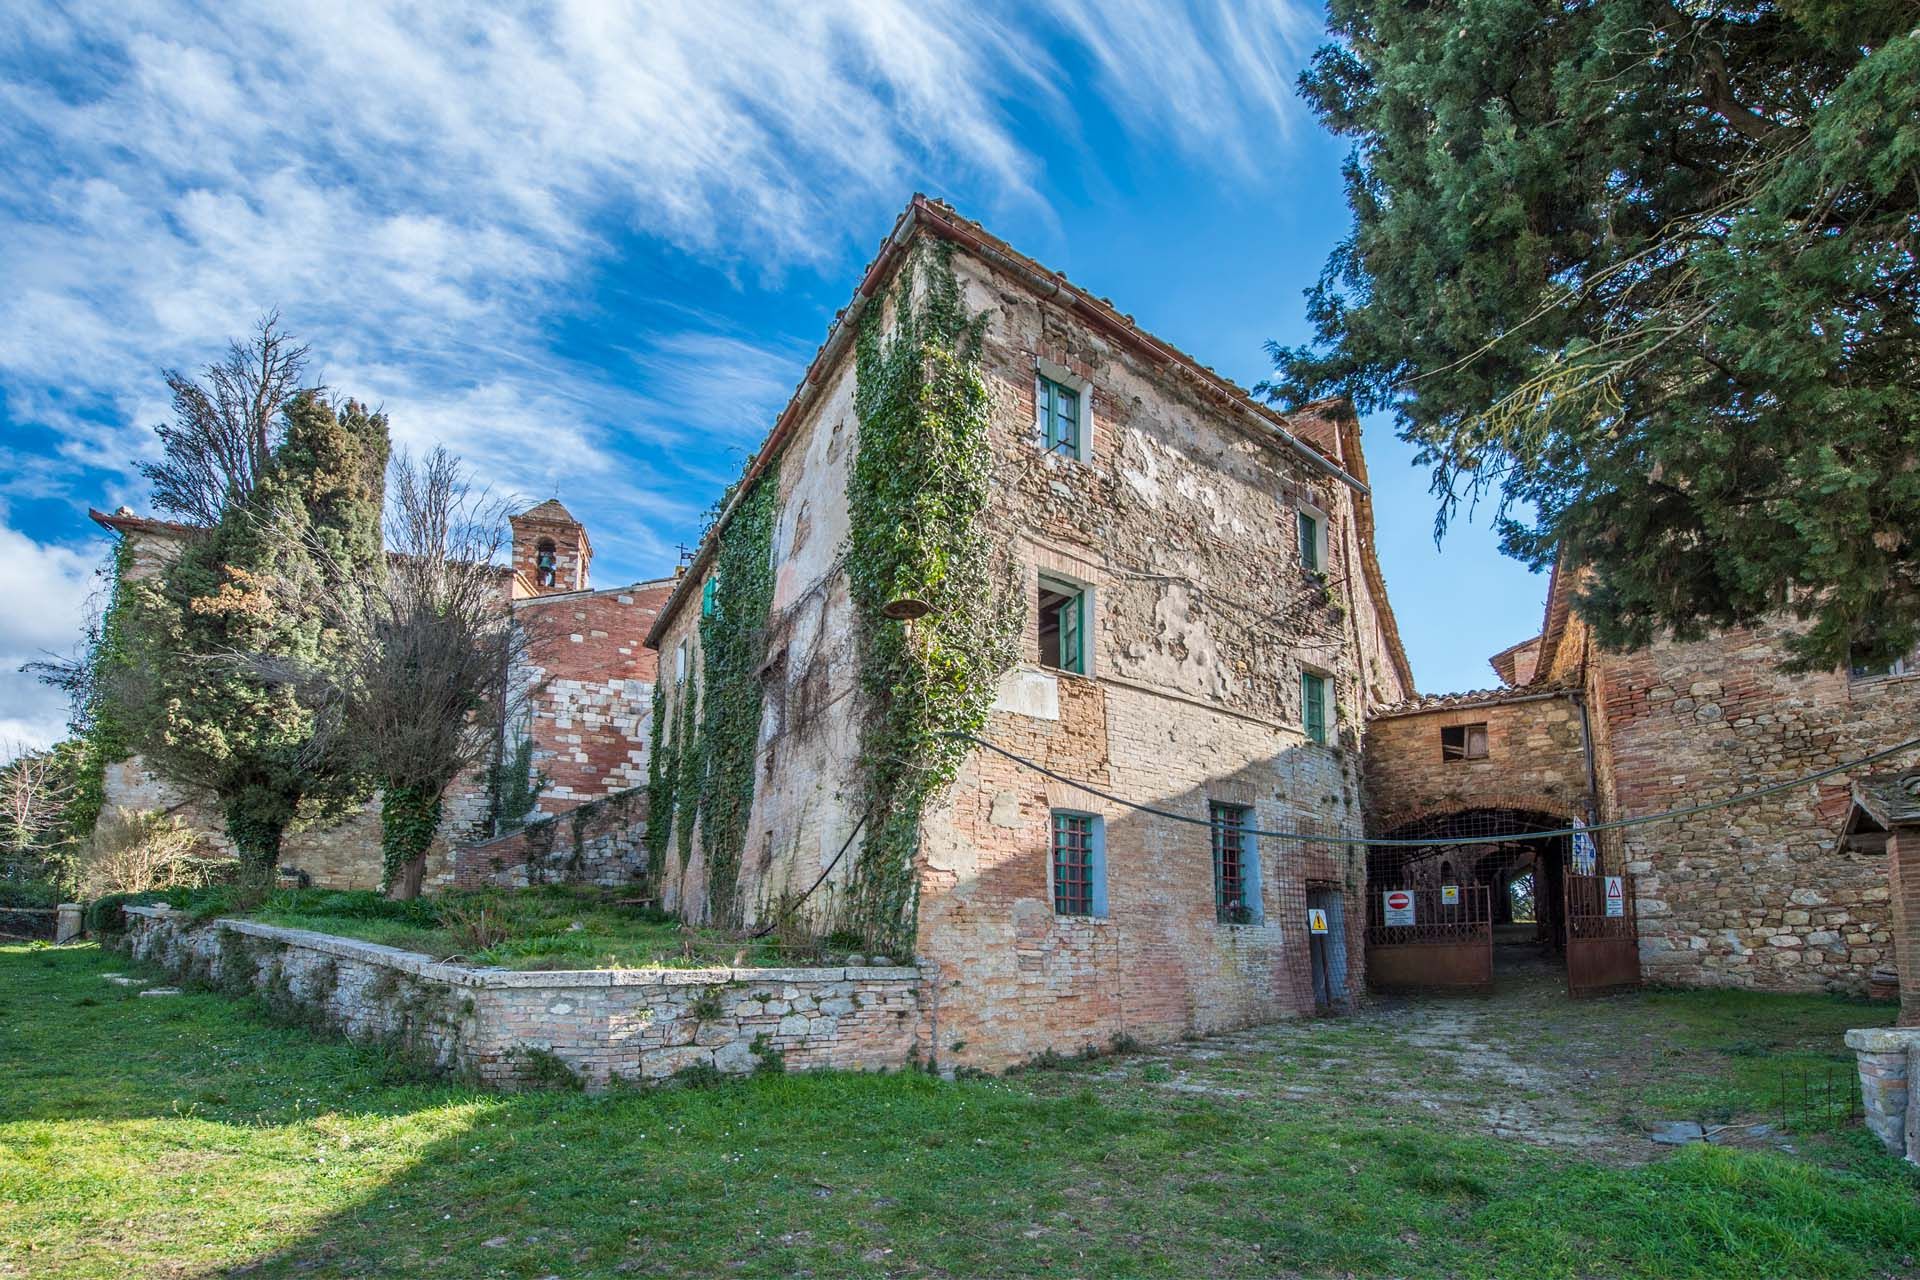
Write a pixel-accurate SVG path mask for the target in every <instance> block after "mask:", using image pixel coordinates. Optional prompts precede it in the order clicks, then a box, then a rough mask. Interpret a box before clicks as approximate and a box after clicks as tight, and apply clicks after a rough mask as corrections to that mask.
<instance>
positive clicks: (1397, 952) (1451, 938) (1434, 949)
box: [1367, 884, 1493, 989]
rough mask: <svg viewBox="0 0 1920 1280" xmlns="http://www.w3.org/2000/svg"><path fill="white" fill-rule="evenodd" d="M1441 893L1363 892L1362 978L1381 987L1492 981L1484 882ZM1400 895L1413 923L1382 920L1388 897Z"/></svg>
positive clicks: (1490, 933)
mask: <svg viewBox="0 0 1920 1280" xmlns="http://www.w3.org/2000/svg"><path fill="white" fill-rule="evenodd" d="M1455 890H1456V892H1457V894H1458V899H1459V900H1458V901H1457V902H1446V901H1444V898H1445V896H1446V895H1445V891H1444V890H1442V889H1438V888H1433V889H1400V890H1393V889H1385V890H1383V889H1381V888H1380V887H1379V886H1373V887H1372V889H1371V891H1370V892H1369V893H1368V894H1367V981H1368V982H1369V983H1370V984H1372V985H1373V986H1375V987H1379V988H1382V989H1394V988H1403V989H1404V988H1459V987H1466V988H1473V987H1485V986H1488V985H1489V984H1491V983H1492V982H1493V908H1492V901H1493V900H1492V894H1491V891H1490V888H1489V886H1487V885H1484V884H1465V885H1458V886H1455ZM1390 893H1396V894H1402V895H1404V896H1405V898H1406V899H1407V900H1408V903H1409V905H1410V906H1411V908H1412V912H1413V923H1412V924H1388V923H1387V897H1388V895H1389V894H1390Z"/></svg>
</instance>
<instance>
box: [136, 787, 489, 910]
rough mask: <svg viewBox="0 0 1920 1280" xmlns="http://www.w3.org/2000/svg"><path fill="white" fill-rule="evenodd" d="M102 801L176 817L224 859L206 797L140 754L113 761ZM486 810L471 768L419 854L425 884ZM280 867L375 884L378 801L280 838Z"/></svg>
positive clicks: (446, 865)
mask: <svg viewBox="0 0 1920 1280" xmlns="http://www.w3.org/2000/svg"><path fill="white" fill-rule="evenodd" d="M106 797H107V803H108V804H109V805H113V806H118V807H121V808H126V809H154V810H158V811H160V812H163V813H169V814H172V815H174V816H175V817H177V818H179V819H180V820H181V821H182V822H184V823H186V825H187V826H188V827H189V828H191V829H192V830H193V831H194V832H195V833H196V834H197V835H198V836H199V840H200V846H201V850H202V852H203V853H205V854H206V855H208V856H214V857H232V856H233V843H232V842H231V841H230V840H228V839H227V835H226V823H225V822H224V821H223V820H222V818H221V816H220V812H219V808H218V806H217V805H216V804H215V803H214V802H213V801H212V799H211V798H210V797H206V796H203V795H197V794H194V793H191V792H189V791H187V790H186V789H185V788H183V787H180V786H178V785H177V784H175V783H174V782H172V781H171V780H170V779H168V778H165V777H163V776H161V775H160V774H159V773H157V772H156V771H155V770H153V769H151V768H149V767H148V766H147V762H146V761H145V760H144V759H143V758H142V757H140V756H134V757H131V758H130V759H126V760H119V761H115V762H114V763H112V764H110V765H108V766H107V770H106ZM491 813H492V806H491V800H490V798H489V796H488V794H487V788H486V784H485V783H484V782H483V781H482V780H481V778H480V777H479V775H478V774H477V773H475V774H469V775H467V776H465V777H462V778H461V779H459V780H458V781H456V782H455V783H454V785H453V786H452V787H451V788H449V789H448V792H447V797H446V801H445V803H444V804H443V805H442V809H441V817H440V826H439V828H438V830H437V831H436V833H435V835H434V841H433V845H432V847H431V848H430V849H429V850H428V853H427V874H426V881H425V884H426V887H427V888H428V889H435V888H443V887H445V886H446V885H447V884H449V883H451V881H452V876H453V858H452V850H453V849H454V848H455V847H457V846H458V845H461V844H464V843H467V842H470V841H472V840H474V839H476V838H480V837H484V836H485V835H486V834H487V832H488V830H489V825H488V824H489V819H490V817H491ZM280 867H281V869H282V870H283V871H289V872H292V871H299V872H304V873H305V874H306V876H307V878H308V879H309V880H310V881H311V883H312V884H314V885H315V886H316V887H319V888H326V889H375V888H378V887H379V885H380V868H381V860H380V800H379V797H378V796H377V795H376V796H375V797H374V798H373V799H371V800H369V801H367V803H365V804H364V805H361V806H360V807H359V808H358V809H356V810H354V811H353V812H352V813H351V814H349V815H348V816H347V817H346V818H345V819H344V820H343V821H341V822H337V823H335V824H333V825H332V826H327V827H307V828H303V829H296V830H293V831H289V832H288V833H287V834H286V836H285V838H284V839H282V841H281V842H280Z"/></svg>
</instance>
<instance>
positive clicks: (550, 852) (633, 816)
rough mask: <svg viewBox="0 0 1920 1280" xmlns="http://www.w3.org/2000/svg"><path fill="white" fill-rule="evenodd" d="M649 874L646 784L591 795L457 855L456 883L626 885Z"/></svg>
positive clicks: (468, 886) (471, 886)
mask: <svg viewBox="0 0 1920 1280" xmlns="http://www.w3.org/2000/svg"><path fill="white" fill-rule="evenodd" d="M646 874H647V789H646V788H645V787H634V788H632V789H630V790H627V791H618V792H615V793H614V794H613V795H610V796H603V797H602V798H600V799H598V800H589V801H587V802H586V803H585V804H581V805H577V806H575V807H574V808H572V809H570V810H568V811H567V812H566V813H562V814H556V815H555V816H553V817H550V818H541V819H539V820H538V821H535V822H529V823H528V824H527V825H526V826H524V827H522V828H520V829H519V830H518V831H512V832H509V833H507V834H506V835H503V836H496V837H494V838H493V839H491V840H483V841H481V842H480V843H478V844H471V845H467V846H466V847H465V848H462V849H458V850H455V852H454V855H453V883H454V885H455V886H456V887H458V888H462V889H476V888H479V887H481V886H482V885H501V886H504V887H508V888H515V889H524V888H526V887H527V886H528V885H531V884H600V885H626V884H635V883H638V882H640V881H642V880H644V879H645V878H646Z"/></svg>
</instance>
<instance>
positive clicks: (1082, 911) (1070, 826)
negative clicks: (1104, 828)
mask: <svg viewBox="0 0 1920 1280" xmlns="http://www.w3.org/2000/svg"><path fill="white" fill-rule="evenodd" d="M1098 823H1099V819H1098V818H1096V817H1094V816H1093V815H1092V814H1089V813H1066V812H1063V811H1060V810H1055V811H1054V813H1053V910H1054V914H1055V915H1062V916H1091V915H1098V914H1100V913H1101V909H1102V907H1103V906H1104V903H1103V902H1102V899H1103V898H1104V897H1105V896H1106V895H1105V893H1104V891H1103V887H1102V885H1101V884H1100V880H1101V875H1102V872H1103V870H1104V869H1103V868H1102V867H1101V866H1100V857H1099V844H1100V842H1099V828H1098Z"/></svg>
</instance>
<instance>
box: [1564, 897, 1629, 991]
mask: <svg viewBox="0 0 1920 1280" xmlns="http://www.w3.org/2000/svg"><path fill="white" fill-rule="evenodd" d="M1565 886H1566V889H1565V894H1566V897H1565V902H1566V921H1567V993H1568V994H1569V995H1575V996H1583V995H1589V994H1591V993H1593V992H1596V991H1609V990H1613V989H1615V988H1619V987H1637V986H1639V985H1640V927H1639V926H1640V922H1639V918H1638V916H1637V915H1636V914H1635V910H1634V897H1633V877H1632V876H1630V875H1625V874H1622V875H1617V876H1606V875H1596V876H1582V875H1574V874H1573V873H1572V872H1571V871H1569V872H1568V873H1567V875H1566V877H1565Z"/></svg>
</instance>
